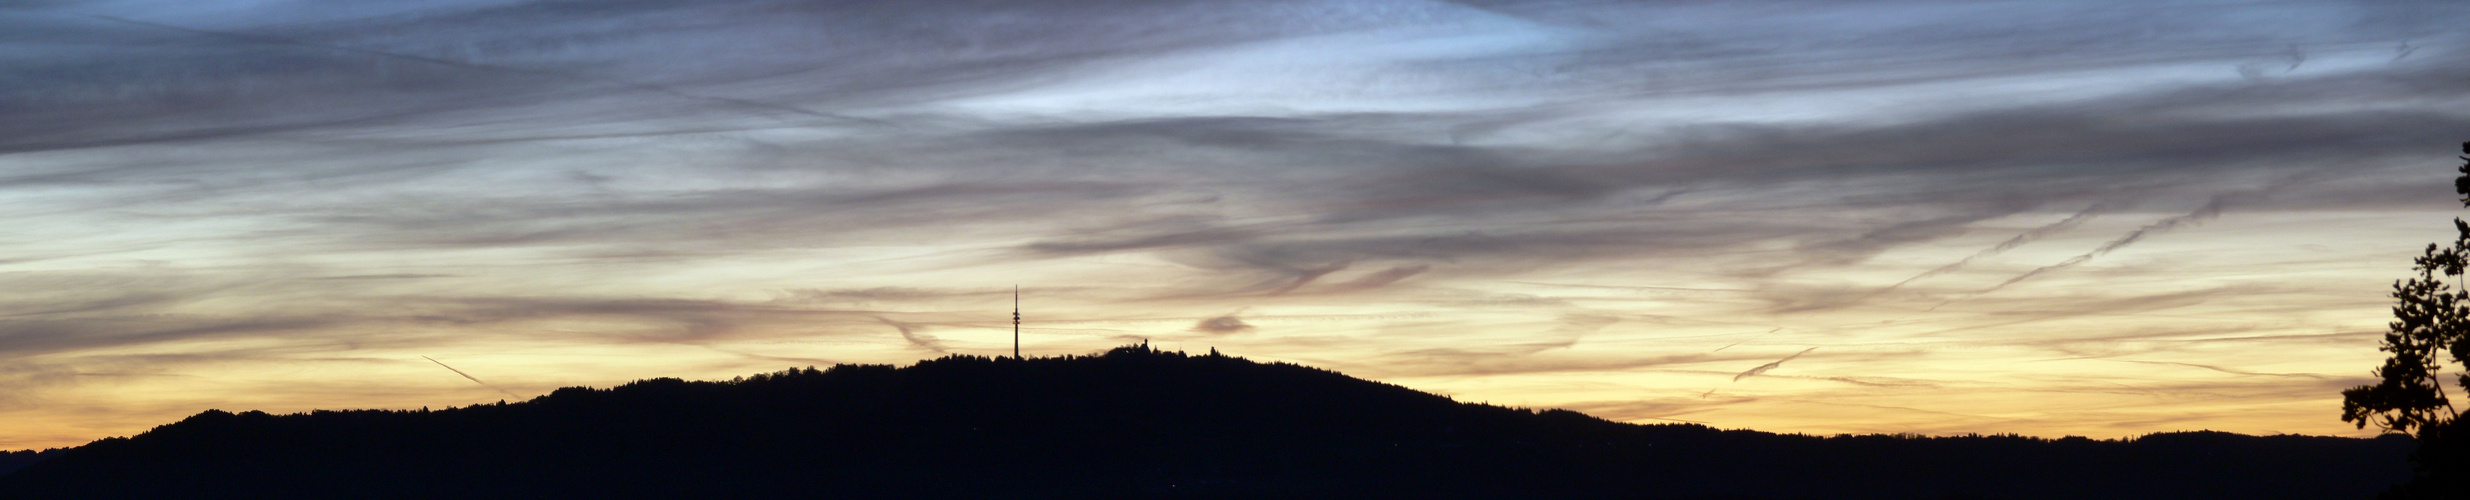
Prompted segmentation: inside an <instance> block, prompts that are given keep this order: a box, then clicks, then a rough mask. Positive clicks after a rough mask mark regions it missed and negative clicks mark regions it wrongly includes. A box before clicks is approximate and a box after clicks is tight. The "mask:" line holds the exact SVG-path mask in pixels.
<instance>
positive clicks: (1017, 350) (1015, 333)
mask: <svg viewBox="0 0 2470 500" xmlns="http://www.w3.org/2000/svg"><path fill="white" fill-rule="evenodd" d="M1012 359H1021V286H1020V285H1012Z"/></svg>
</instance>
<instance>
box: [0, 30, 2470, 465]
mask: <svg viewBox="0 0 2470 500" xmlns="http://www.w3.org/2000/svg"><path fill="white" fill-rule="evenodd" d="M2465 26H2470V2H2460V1H2403V0H2393V1H2249V2H2241V1H2205V2H2148V1H2116V2H2051V1H2025V2H2005V3H1995V2H1921V1H1899V2H1872V3H1851V2H1838V1H1815V0H1813V1H1779V2H1713V1H1672V2H1582V1H1569V2H1561V1H1536V2H1519V1H1492V0H1467V1H1457V2H1444V1H1422V0H1360V1H1355V0H1350V1H1271V0H1194V1H1124V2H1096V1H1078V0H1026V1H944V0H912V1H879V2H866V1H846V2H825V1H787V0H778V1H776V0H728V1H718V0H695V1H687V0H669V1H654V0H609V1H562V2H544V1H519V0H461V1H427V2H403V1H395V0H386V1H377V0H352V1H339V0H252V1H186V0H184V1H171V0H126V1H50V0H20V1H0V449H20V448H43V447H55V446H68V445H76V444H82V443H85V442H87V441H91V440H94V439H98V438H103V437H108V436H125V435H130V434H134V433H138V432H143V431H144V430H146V429H148V428H151V427H153V426H155V425H159V424H163V423H168V422H171V421H174V420H177V419H179V418H182V417H184V416H186V415H189V414H194V413H196V412H199V411H202V410H205V409H209V408H220V409H225V410H232V411H240V410H249V409H255V410H264V411H268V412H276V413H284V412H295V411H304V410H308V409H313V408H333V409H341V408H420V407H423V406H428V407H438V408H443V407H447V406H460V405H469V404H473V403H479V402H484V401H485V402H491V403H494V402H496V401H498V400H500V399H507V400H516V401H520V400H523V399H528V398H530V397H532V396H535V395H539V394H543V393H546V392H548V391H550V390H552V389H555V388H558V387H564V386H575V385H590V386H609V385H614V384H618V383H623V382H626V381H629V380H634V379H642V378H653V377H680V378H688V379H726V378H729V377H732V376H738V375H746V374H752V373H756V372H761V371H774V370H778V369H781V368H787V367H792V366H795V367H804V366H808V365H817V366H828V365H830V364H834V363H889V364H908V363H911V362H915V361H917V360H920V359H926V358H933V357H939V356H944V355H946V354H970V355H980V356H990V355H1008V354H1009V352H1010V349H1011V342H1012V336H1011V331H1010V326H1011V325H1010V313H1011V307H1012V299H1013V296H1012V292H1011V290H1012V287H1013V286H1014V285H1016V284H1017V285H1018V286H1019V287H1020V289H1021V296H1020V303H1021V307H1022V309H1023V311H1022V315H1023V316H1024V317H1025V321H1024V324H1023V328H1022V342H1023V351H1024V352H1025V353H1026V354H1030V355H1063V354H1086V353H1092V352H1097V351H1102V350H1105V349H1107V348H1110V347H1115V346H1120V345H1124V344H1128V343H1138V342H1141V341H1143V339H1147V340H1148V341H1149V342H1151V343H1152V345H1154V346H1157V347H1163V348H1167V349H1182V350H1187V351H1195V352H1205V351H1207V350H1209V349H1211V348H1216V349H1218V350H1220V351H1222V352H1225V353H1228V354H1231V355H1237V356H1245V357H1249V358H1252V359H1255V360H1276V361H1289V362H1295V363H1302V364H1307V365H1312V366H1318V367H1323V368H1329V369H1333V370H1337V371H1340V372H1344V373H1346V374H1349V375H1353V376H1356V377H1362V378H1368V379H1374V380H1380V381H1384V382H1390V383H1396V384H1399V385H1404V386H1407V387H1410V388H1415V389H1419V390H1424V391H1430V392H1435V393H1441V394H1449V395H1452V396H1454V397H1456V398H1457V399H1458V400H1460V401H1472V402H1490V403H1493V404H1501V405H1515V406H1526V407H1536V408H1545V407H1558V408H1568V409H1572V410H1578V411H1582V412H1586V413H1589V414H1593V415H1596V416H1600V417H1604V418H1608V419H1613V420H1621V421H1630V422H1641V423H1655V422H1674V421H1686V422H1698V423H1704V424H1707V425H1711V426H1715V427H1721V428H1749V429H1757V430H1764V431H1774V432H1801V433H1817V434H1834V433H1844V432H1851V433H1873V432H1909V433H1923V434H1960V433H1983V434H1990V433H2020V434H2027V435H2037V436H2051V437H2055V436H2063V435H2083V436H2091V437H2096V438H2116V437H2126V436H2134V435H2140V434H2145V433H2152V432H2162V431H2174V430H2196V429H2214V430H2224V431H2233V432H2241V433H2251V434H2261V433H2303V434H2324V435H2345V436H2365V435H2372V434H2373V432H2374V430H2373V429H2369V430H2366V431H2360V430H2356V429H2353V428H2352V427H2351V426H2350V425H2349V424H2346V423H2343V422H2341V421H2340V420H2339V418H2338V417H2339V415H2340V402H2341V397H2340V395H2339V393H2338V392H2339V390H2340V389H2342V388H2345V387H2348V386H2352V385H2357V384H2361V383H2366V382H2367V376H2368V375H2367V372H2368V370H2369V369H2370V368H2372V367H2373V366H2374V365H2375V364H2377V362H2378V361H2379V360H2380V359H2382V353H2379V352H2377V351H2376V350H2375V344H2376V339H2377V337H2378V336H2379V335H2380V334H2381V333H2382V331H2383V330H2384V324H2385V322H2386V321H2387V320H2388V318H2389V316H2390V313H2389V311H2388V310H2387V308H2388V307H2389V305H2390V299H2389V298H2388V297H2387V295H2386V294H2387V293H2389V291H2390V287H2391V285H2392V283H2393V282H2394V281H2395V280H2398V279H2402V278H2405V277H2407V276H2409V274H2410V270H2409V266H2410V261H2409V259H2410V257H2412V256H2415V255H2416V254H2417V252H2418V251H2419V249H2420V248H2423V247H2424V246H2425V245H2426V244H2427V243H2429V242H2433V241H2438V240H2447V241H2449V240H2450V239H2451V237H2452V236H2453V235H2452V234H2451V233H2452V228H2451V225H2450V223H2449V218H2450V217H2453V216H2455V215H2458V214H2462V213H2463V210H2462V209H2461V205H2460V204H2459V203H2458V202H2457V201H2455V200H2454V199H2453V194H2452V192H2451V189H2450V186H2451V179H2452V177H2453V176H2454V175H2456V174H2455V173H2454V172H2453V168H2454V166H2456V165H2458V164H2459V163H2460V160H2457V159H2455V158H2454V157H2455V155H2456V154H2457V153H2458V152H2459V148H2460V143H2461V142H2462V141H2465V140H2470V29H2465V28H2464V27H2465ZM424 357H425V358H424ZM432 360H434V362H433V361H432ZM449 366H451V367H452V370H449V369H448V368H447V367H449ZM457 371H460V372H461V373H462V374H463V375H468V377H469V378H467V377H466V376H463V375H459V374H458V373H457ZM2456 394H2459V393H2456Z"/></svg>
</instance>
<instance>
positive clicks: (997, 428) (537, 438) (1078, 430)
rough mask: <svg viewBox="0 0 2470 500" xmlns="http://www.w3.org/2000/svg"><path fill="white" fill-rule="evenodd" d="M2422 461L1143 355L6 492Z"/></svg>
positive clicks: (271, 446)
mask: <svg viewBox="0 0 2470 500" xmlns="http://www.w3.org/2000/svg"><path fill="white" fill-rule="evenodd" d="M2409 447H2410V444H2409V442H2408V441H2407V440H2406V439H2392V438H2386V439H2374V440H2365V439H2347V438H2331V437H2309V436H2262V437H2258V436H2244V435H2237V434H2227V433H2216V432H2191V433H2167V434H2155V435H2151V436H2145V437H2142V438H2138V439H2132V440H2091V439H2083V438H2066V439H2056V440H2052V439H2041V438H2033V437H2024V436H1967V437H1927V436H1911V435H1871V436H1834V437H1815V436H1802V435H1779V434H1771V433H1764V432H1754V431H1737V430H1735V431H1726V430H1717V429H1712V428H1708V427H1704V426H1698V425H1687V424H1671V425H1634V424H1624V423H1616V422H1609V421H1605V420H1601V419H1597V418H1593V417H1589V416H1586V415H1582V414H1578V413H1575V412H1569V411H1561V410H1547V411H1540V412H1539V411H1533V410H1527V409H1515V408H1504V407H1498V406H1490V405H1480V404H1467V403H1459V402H1456V401H1452V400H1450V399H1449V398H1446V397H1441V396H1436V395H1432V394H1427V393H1422V392H1416V391H1412V390H1408V389H1405V388H1402V387H1398V386H1395V385H1390V384H1383V383H1378V382H1371V381H1365V380H1359V379H1354V378H1350V377H1346V376H1344V375H1341V374H1338V373H1336V372H1331V371H1327V370H1320V369H1315V368H1310V367H1304V366H1298V365H1292V364H1284V363H1255V362H1252V361H1249V360H1245V359H1242V358H1236V357H1228V356H1222V355H1217V354H1216V353H1214V352H1213V353H1211V354H1207V355H1187V354H1184V353H1180V352H1165V351H1157V350H1152V349H1149V348H1147V347H1145V346H1133V347H1125V348H1118V349H1115V350H1112V351H1109V352H1106V353H1104V354H1102V355H1097V356H1065V357H1055V358H1035V359H1026V360H1021V359H1012V358H989V357H981V356H965V355H956V356H950V357H945V358H939V359H934V360H928V361H923V362H920V363H918V364H916V365H914V366H910V367H905V368H897V367H893V366H889V365H838V366H833V367H830V368H826V369H816V368H813V367H808V368H802V369H792V370H785V371H780V372H775V373H765V374H758V375H754V376H750V377H742V378H738V379H733V380H729V381H711V382H690V381H684V380H678V379H668V378H663V379H651V380H642V381H637V382H633V383H629V384H625V385H621V386H618V387H613V388H607V389H592V388H582V387H573V388H565V389H559V390H557V391H555V392H552V393H550V394H548V395H545V396H541V397H538V398H534V399H532V400H530V401H525V402H513V403H508V402H499V403H496V404H485V405H475V406H468V407H460V408H446V409H442V410H435V411H430V410H426V409H422V410H410V411H402V410H395V411H387V410H353V411H324V410H321V411H314V412H308V413H302V414H292V415H270V414H266V413H262V412H243V413H229V412H224V411H207V412H205V413H200V414H198V415H196V416H193V417H190V418H188V419H186V420H183V421H180V422H177V423H173V424H169V425H165V426H162V427H158V428H155V429H154V430H152V431H149V432H146V433H143V434H140V435H138V436H135V437H131V438H114V439H105V440H102V441H97V442H95V443H93V444H89V445H87V446H83V447H79V448H76V449H72V450H69V451H67V452H65V453H61V454H58V455H57V456H54V457H51V458H50V459H47V460H44V461H42V462H40V463H37V464H35V465H33V466H30V467H27V468H25V469H24V470H22V471H20V472H18V473H16V474H10V475H7V476H0V497H4V498H112V497H118V498H170V497H183V498H197V497H335V498H341V497H352V498H436V497H474V496H477V497H499V498H515V497H532V498H536V497H550V498H583V497H617V498H653V497H752V496H758V495H761V496H782V497H796V498H808V497H904V498H919V497H954V498H957V497H972V498H1030V497H1123V496H1154V497H1179V498H1213V497H1225V498H1237V497H1241V498H1264V497H1280V496H1306V497H1320V498H1329V497H1420V498H1507V497H1531V498H1544V497H1559V498H1898V499H1903V498H2103V497H2106V498H2118V497H2131V498H2241V499H2255V498H2308V499H2323V498H2369V497H2373V496H2374V494H2375V493H2376V492H2378V491H2381V490H2383V489H2384V488H2386V487H2387V486H2388V485H2390V484H2393V483H2395V482H2399V481H2401V480H2404V479H2407V478H2408V477H2409V471H2410V466H2409V464H2408V463H2407V462H2406V461H2405V459H2404V457H2405V456H2406V455H2407V454H2408V453H2409Z"/></svg>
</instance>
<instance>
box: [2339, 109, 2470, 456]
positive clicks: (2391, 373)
mask: <svg viewBox="0 0 2470 500" xmlns="http://www.w3.org/2000/svg"><path fill="white" fill-rule="evenodd" d="M2461 151H2462V154H2464V155H2470V142H2465V143H2462V145H2461ZM2460 172H2461V174H2462V175H2461V177H2457V178H2454V179H2453V191H2454V192H2455V193H2458V194H2460V195H2461V196H2462V201H2461V203H2462V206H2464V207H2470V156H2464V157H2462V165H2461V168H2460ZM2453 229H2454V231H2455V232H2456V233H2458V236H2455V237H2454V239H2453V246H2452V247H2450V248H2446V247H2444V246H2442V245H2439V244H2434V243H2430V244H2428V245H2427V250H2426V251H2425V252H2423V253H2421V254H2420V255H2419V257H2418V258H2417V259H2415V260H2414V262H2413V263H2414V265H2413V266H2412V268H2411V269H2412V270H2414V271H2417V272H2418V276H2417V277H2414V278H2410V279H2408V280H2405V281H2401V282H2397V283H2394V284H2393V299H2394V300H2396V301H2399V303H2397V304H2394V305H2393V322H2392V323H2391V327H2392V330H2391V331H2388V332H2385V334H2384V343H2383V345H2381V346H2379V347H2377V349H2379V350H2382V351H2384V352H2389V353H2393V356H2392V357H2390V358H2385V360H2384V365H2383V366H2378V367H2376V370H2375V372H2374V373H2375V374H2376V376H2377V377H2380V378H2382V379H2383V380H2381V381H2378V382H2377V383H2376V385H2362V386H2358V387H2352V388H2350V389H2349V390H2346V391H2341V399H2342V401H2341V420H2342V421H2344V422H2351V423H2354V424H2357V425H2358V427H2359V428H2362V429H2364V428H2366V427H2367V426H2368V425H2369V424H2374V425H2375V426H2376V427H2378V428H2382V429H2384V430H2385V431H2386V432H2391V433H2401V434H2409V435H2410V436H2411V437H2413V438H2416V440H2417V441H2418V449H2417V450H2416V451H2413V452H2411V454H2410V459H2411V460H2412V461H2415V462H2418V477H2417V478H2415V479H2413V480H2411V481H2410V482H2409V483H2407V484H2402V485H2399V486H2396V487H2394V488H2393V489H2391V490H2388V491H2386V492H2385V493H2384V495H2383V496H2382V497H2381V498H2387V499H2421V498H2436V499H2459V498H2470V450H2465V449H2464V448H2466V447H2470V437H2464V436H2462V435H2461V433H2462V431H2461V430H2459V427H2461V425H2460V419H2461V411H2460V410H2458V409H2456V408H2454V406H2453V402H2452V400H2450V399H2448V398H2446V397H2445V396H2446V395H2445V392H2444V378H2443V374H2442V373H2440V372H2442V371H2443V369H2444V367H2445V362H2444V361H2443V360H2442V359H2440V358H2439V357H2438V356H2440V355H2441V356H2451V357H2452V364H2453V365H2455V366H2463V367H2470V291H2465V290H2464V287H2462V286H2461V283H2460V282H2461V281H2462V271H2463V267H2465V265H2470V222H2464V221H2462V220H2461V219H2460V218H2454V219H2453ZM2438 274H2442V275H2443V277H2437V275H2438ZM2448 280H2449V281H2451V283H2448V282H2447V281H2448ZM2465 371H2470V369H2465ZM2454 381H2455V382H2456V384H2457V386H2459V387H2470V374H2455V375H2454ZM2448 434H2451V435H2452V436H2449V437H2448V436H2447V435H2448Z"/></svg>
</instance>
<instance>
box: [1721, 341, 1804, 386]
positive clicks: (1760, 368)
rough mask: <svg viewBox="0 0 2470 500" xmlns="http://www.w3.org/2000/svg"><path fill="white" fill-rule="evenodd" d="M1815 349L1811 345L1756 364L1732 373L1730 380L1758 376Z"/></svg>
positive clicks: (1735, 380)
mask: <svg viewBox="0 0 2470 500" xmlns="http://www.w3.org/2000/svg"><path fill="white" fill-rule="evenodd" d="M1815 350H1818V348H1816V347H1812V348H1808V349H1802V350H1801V352H1796V353H1792V355H1791V356H1785V357H1784V359H1779V360H1775V362H1773V363H1767V364H1763V365H1758V367H1757V368H1751V369H1750V371H1746V372H1741V374H1740V375H1734V376H1732V381H1734V382H1740V381H1741V379H1745V378H1750V377H1756V376H1758V374H1761V373H1766V372H1767V370H1773V369H1775V367H1778V366H1784V362H1786V361H1792V358H1798V357H1801V355H1803V354H1809V353H1810V351H1815ZM1707 393H1708V394H1714V393H1715V391H1713V390H1709V391H1707Z"/></svg>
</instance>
